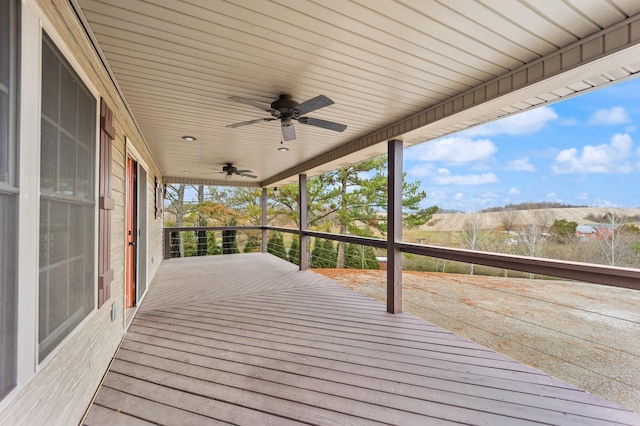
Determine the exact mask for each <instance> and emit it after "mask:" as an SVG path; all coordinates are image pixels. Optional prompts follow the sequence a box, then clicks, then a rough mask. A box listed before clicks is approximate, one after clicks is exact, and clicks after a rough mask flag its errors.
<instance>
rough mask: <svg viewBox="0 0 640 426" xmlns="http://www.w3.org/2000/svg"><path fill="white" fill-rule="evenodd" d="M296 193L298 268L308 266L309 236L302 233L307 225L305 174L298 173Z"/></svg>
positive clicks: (306, 267) (302, 269)
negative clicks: (298, 237)
mask: <svg viewBox="0 0 640 426" xmlns="http://www.w3.org/2000/svg"><path fill="white" fill-rule="evenodd" d="M298 194H299V199H300V202H299V203H298V208H299V209H300V234H299V235H300V270H301V271H306V270H307V269H308V268H309V236H308V235H306V234H305V233H304V231H306V230H307V228H308V227H309V212H308V210H307V175H302V174H301V175H298Z"/></svg>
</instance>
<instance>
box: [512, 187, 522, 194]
mask: <svg viewBox="0 0 640 426" xmlns="http://www.w3.org/2000/svg"><path fill="white" fill-rule="evenodd" d="M521 193H522V191H520V190H519V189H518V188H510V189H509V195H519V194H521Z"/></svg>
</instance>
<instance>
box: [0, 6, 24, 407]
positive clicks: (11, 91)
mask: <svg viewBox="0 0 640 426" xmlns="http://www.w3.org/2000/svg"><path fill="white" fill-rule="evenodd" d="M4 6H6V7H7V8H8V9H7V12H8V13H7V16H8V20H9V25H8V33H9V37H8V39H9V41H8V43H7V47H8V49H7V53H8V65H7V77H8V78H7V83H8V86H4V85H2V83H1V82H0V85H2V87H0V90H1V91H2V93H4V94H5V95H6V97H7V108H8V110H7V114H6V119H7V122H6V127H7V133H6V144H7V146H6V159H5V160H6V161H7V163H6V170H5V176H0V180H1V181H0V197H3V198H4V197H8V198H13V200H11V201H10V204H8V205H7V206H6V211H4V208H2V210H1V211H0V216H2V217H3V223H0V229H3V228H4V229H5V230H7V231H8V232H9V238H5V237H7V235H6V234H4V231H3V238H2V244H1V245H0V256H1V257H2V259H0V264H3V263H9V264H12V265H13V268H12V269H13V270H12V272H11V273H10V274H7V277H4V276H0V280H4V279H5V278H7V283H6V284H8V285H7V287H6V288H5V289H4V290H6V291H7V294H8V295H9V297H10V299H12V300H10V299H8V298H7V294H4V295H3V296H4V297H3V298H2V299H0V303H2V302H4V303H8V304H11V305H12V307H13V310H12V312H11V311H9V312H10V314H9V315H7V317H6V318H0V325H3V323H4V321H5V320H6V324H4V326H5V327H9V326H13V333H12V336H10V337H9V339H8V340H7V341H5V342H3V345H2V346H3V347H4V348H7V347H8V348H9V350H8V351H7V353H10V354H11V355H12V357H13V359H10V361H9V362H8V363H7V371H0V373H1V375H2V376H4V377H5V378H7V377H8V378H9V380H8V381H7V386H6V388H5V389H4V390H3V389H0V401H3V400H6V397H7V396H8V395H10V394H11V393H12V392H13V391H14V390H15V389H16V387H17V386H18V383H19V377H18V376H19V374H18V368H19V362H20V361H19V358H20V357H19V343H18V341H19V326H18V325H19V313H20V306H19V298H18V295H19V288H20V286H19V281H18V280H19V268H18V266H17V263H18V261H19V254H18V247H19V245H18V238H19V234H18V232H17V229H18V226H19V223H20V220H19V218H20V216H19V212H18V208H19V203H20V200H19V197H20V187H19V179H18V158H17V153H18V149H19V143H20V141H19V138H18V129H19V105H20V104H19V94H20V72H21V67H20V55H19V52H20V48H21V43H20V40H21V31H20V28H21V26H20V20H21V16H22V15H21V2H20V1H17V0H9V1H8V2H5V3H4ZM0 119H2V118H1V117H0ZM5 213H7V215H9V216H10V219H12V220H11V223H6V220H5V219H6V218H4V215H5ZM6 270H7V269H6V268H4V267H3V268H1V269H0V273H4V272H3V271H6ZM11 281H13V286H11V284H10V282H11ZM4 290H3V289H2V288H0V294H1V293H2V292H4ZM7 311H8V310H6V309H2V313H3V315H5V314H6V313H7ZM9 340H11V342H10V343H9ZM3 358H4V359H5V360H6V359H7V358H6V357H3ZM7 373H8V375H7ZM9 382H10V383H9Z"/></svg>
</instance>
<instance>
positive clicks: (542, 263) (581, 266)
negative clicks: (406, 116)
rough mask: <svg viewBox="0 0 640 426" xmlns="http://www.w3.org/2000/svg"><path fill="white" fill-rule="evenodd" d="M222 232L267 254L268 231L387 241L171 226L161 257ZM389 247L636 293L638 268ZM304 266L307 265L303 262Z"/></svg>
mask: <svg viewBox="0 0 640 426" xmlns="http://www.w3.org/2000/svg"><path fill="white" fill-rule="evenodd" d="M225 230H226V231H230V230H234V231H240V232H246V231H260V232H261V233H262V238H261V241H262V244H261V247H260V250H261V251H262V252H266V251H267V247H266V244H265V242H266V233H267V232H268V231H277V232H281V233H289V234H295V235H299V236H301V237H302V236H304V237H307V238H322V239H326V240H331V241H338V242H345V243H348V244H357V245H362V246H369V247H374V248H378V249H385V248H388V242H387V241H386V240H382V239H379V238H365V237H358V236H354V235H339V234H332V233H328V232H318V231H310V230H300V229H292V228H283V227H274V226H213V227H211V226H209V227H173V228H164V258H165V259H169V258H170V257H171V233H172V232H185V231H187V232H198V231H225ZM393 246H394V247H395V248H396V249H397V250H399V251H400V252H402V253H411V254H415V255H420V256H428V257H434V258H438V259H444V260H451V261H458V262H466V263H471V264H476V265H484V266H490V267H495V268H500V269H509V270H515V271H520V272H526V273H532V274H541V275H546V276H552V277H558V278H565V279H571V280H576V281H584V282H589V283H595V284H602V285H608V286H614V287H623V288H630V289H634V290H640V270H639V269H633V268H624V267H617V266H608V265H598V264H592V263H580V262H570V261H564V260H554V259H546V258H534V257H527V256H518V255H511V254H503V253H490V252H480V251H473V250H466V249H460V248H450V247H441V246H431V245H424V244H413V243H405V242H394V243H393ZM300 251H301V253H303V255H304V256H306V257H307V259H308V258H309V248H308V246H307V245H306V244H303V245H302V246H301V248H300ZM303 264H304V263H303ZM306 264H308V262H306ZM303 269H305V268H303Z"/></svg>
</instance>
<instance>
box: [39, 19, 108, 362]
mask: <svg viewBox="0 0 640 426" xmlns="http://www.w3.org/2000/svg"><path fill="white" fill-rule="evenodd" d="M45 38H48V40H49V43H50V44H51V45H52V46H53V48H54V49H55V50H56V51H57V55H58V56H59V58H60V59H62V60H63V61H64V66H65V67H66V68H67V69H68V70H69V71H71V72H72V74H73V75H74V76H75V77H77V79H78V82H79V83H81V84H82V86H83V89H85V90H86V93H87V94H88V95H89V96H90V98H91V102H92V105H93V109H94V111H93V112H94V114H93V115H92V116H91V119H92V132H91V144H92V150H93V154H92V156H91V159H92V161H93V165H92V167H93V170H92V173H91V177H92V185H90V190H91V194H90V195H91V197H90V201H82V200H80V201H79V202H78V204H82V205H86V206H89V207H91V208H92V216H91V217H92V220H93V231H92V232H91V235H90V236H88V237H87V240H88V244H89V245H90V246H91V249H92V250H93V252H92V254H91V259H90V263H91V271H90V272H91V275H92V279H91V291H92V293H93V294H92V297H91V303H90V304H89V305H88V306H87V311H86V314H84V316H83V317H81V319H79V321H77V323H75V325H73V326H72V327H71V328H70V330H69V331H68V332H67V333H66V335H64V337H62V338H61V339H60V340H59V341H58V342H57V343H56V344H54V345H53V347H52V349H51V350H49V351H47V352H46V354H44V355H41V351H40V347H41V344H42V342H41V341H40V331H39V324H40V310H41V308H40V306H39V303H40V302H39V301H40V290H39V288H40V278H39V271H40V266H39V265H40V255H39V253H38V255H37V259H36V262H35V267H36V274H35V283H34V291H35V294H36V297H35V302H34V306H33V307H32V308H31V309H32V310H33V312H34V313H35V317H36V318H35V324H34V328H35V330H34V334H33V346H32V347H33V354H34V362H35V371H36V372H37V371H39V370H40V369H42V368H44V366H46V365H47V363H48V362H49V361H50V360H52V359H54V358H55V356H56V354H57V352H59V351H61V350H63V349H64V348H65V347H66V345H67V343H68V341H69V340H70V339H72V338H73V336H75V335H76V334H77V333H78V332H79V330H81V329H82V326H83V324H84V323H85V322H87V321H89V320H90V319H91V318H92V317H93V315H95V313H96V312H97V300H98V239H99V229H98V228H99V226H98V211H99V187H98V186H99V155H100V147H99V141H100V139H99V137H100V99H101V98H100V95H99V92H98V90H97V89H96V88H95V86H93V85H92V84H91V81H90V79H89V78H88V77H87V75H86V74H85V73H84V72H83V71H82V68H81V67H80V65H79V63H78V62H77V60H76V59H75V57H74V56H73V54H72V53H71V52H70V51H69V49H68V48H67V46H66V44H65V43H64V42H63V41H62V40H61V39H60V37H59V36H58V34H57V33H56V31H55V30H53V29H51V30H50V29H49V28H47V25H43V26H41V27H40V43H41V47H40V49H39V50H38V52H39V56H38V61H39V62H38V64H39V76H40V77H39V78H40V80H39V81H40V82H41V80H42V73H43V68H44V62H43V49H44V42H45ZM42 96H43V87H42V83H40V87H39V88H38V97H39V100H40V103H39V104H38V110H37V111H36V113H37V117H38V123H40V121H41V120H42V109H43V107H42V104H41V103H42ZM38 127H39V126H38ZM37 133H38V149H37V151H38V158H40V155H41V150H42V145H41V141H40V138H41V135H42V131H41V129H40V128H38V131H37ZM40 167H41V166H40V161H38V178H37V179H36V183H37V185H38V192H39V196H38V197H37V201H36V204H37V205H38V208H37V216H36V221H38V218H39V217H40V209H41V205H42V200H43V197H42V196H43V193H42V191H41V190H40V184H41V176H40V169H41V168H40ZM46 193H47V195H46V197H47V201H51V200H53V201H56V200H60V201H65V202H72V203H74V202H77V201H78V200H74V199H72V198H70V197H66V196H64V195H60V194H56V193H50V192H48V191H46ZM38 229H39V226H38ZM35 242H36V244H37V245H38V246H39V244H40V234H39V231H38V233H37V235H36V236H35ZM86 288H87V289H88V288H89V286H88V284H87V287H86ZM70 319H71V317H70V318H68V319H67V320H65V322H67V321H68V320H70ZM63 334H64V333H63ZM43 342H44V340H43Z"/></svg>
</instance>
